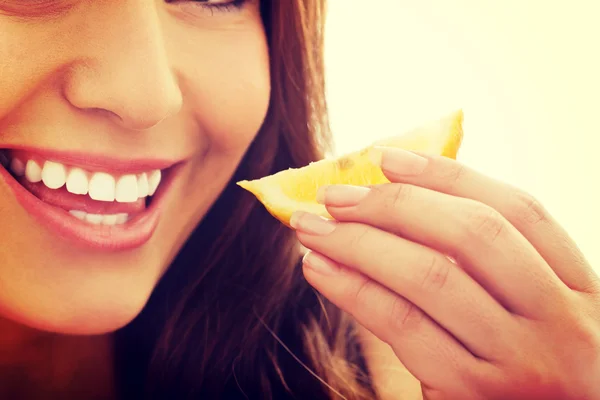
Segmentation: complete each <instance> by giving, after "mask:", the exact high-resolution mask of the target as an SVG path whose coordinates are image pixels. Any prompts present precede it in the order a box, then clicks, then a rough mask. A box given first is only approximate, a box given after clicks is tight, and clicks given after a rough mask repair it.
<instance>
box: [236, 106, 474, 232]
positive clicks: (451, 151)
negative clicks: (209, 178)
mask: <svg viewBox="0 0 600 400" xmlns="http://www.w3.org/2000/svg"><path fill="white" fill-rule="evenodd" d="M462 122H463V112H462V110H459V111H456V112H454V113H452V114H450V115H447V116H444V117H442V118H440V119H438V120H436V121H432V122H429V123H427V124H424V125H422V126H420V127H417V128H415V129H413V130H411V131H409V132H407V133H405V134H403V135H400V136H394V137H391V138H387V139H383V140H379V141H377V142H375V143H373V144H372V145H370V146H368V147H366V148H363V149H361V150H359V151H356V152H353V153H349V154H346V155H343V156H341V157H337V158H332V159H324V160H321V161H317V162H313V163H310V164H309V165H307V166H305V167H302V168H291V169H288V170H284V171H281V172H278V173H276V174H273V175H269V176H266V177H264V178H261V179H255V180H252V181H240V182H238V183H237V184H238V185H239V186H241V187H242V188H244V189H246V190H248V191H249V192H251V193H252V194H254V196H256V198H257V199H258V200H259V201H260V202H261V203H262V204H263V205H264V206H265V208H266V209H267V211H269V213H270V214H271V215H273V216H274V217H275V218H277V219H278V220H279V221H281V222H282V223H283V224H285V225H287V226H289V222H290V218H291V216H292V214H293V213H294V212H295V211H307V212H311V213H314V214H317V215H321V216H323V217H325V218H331V216H330V215H329V213H328V212H327V209H326V208H325V206H323V205H321V204H318V203H317V202H316V195H317V190H318V189H319V188H320V187H321V186H325V185H332V184H347V185H357V186H369V185H377V184H383V183H389V180H388V179H387V178H386V177H385V176H384V174H383V173H382V172H381V169H380V168H379V167H378V166H377V165H376V164H374V163H373V162H372V161H371V157H369V152H370V150H371V148H373V147H375V146H387V147H397V148H401V149H405V150H410V151H419V152H423V153H426V154H431V155H442V156H445V157H449V158H453V159H455V158H456V156H457V153H458V149H459V147H460V145H461V143H462V138H463V129H462Z"/></svg>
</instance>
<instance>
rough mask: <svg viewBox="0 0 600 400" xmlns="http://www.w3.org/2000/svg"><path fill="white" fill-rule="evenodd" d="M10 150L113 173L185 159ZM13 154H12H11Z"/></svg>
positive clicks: (16, 148)
mask: <svg viewBox="0 0 600 400" xmlns="http://www.w3.org/2000/svg"><path fill="white" fill-rule="evenodd" d="M0 150H8V151H9V152H11V153H12V152H16V153H17V155H18V153H21V152H23V153H26V154H28V155H35V156H37V157H39V158H41V159H44V160H49V161H55V162H59V163H61V164H66V165H69V166H74V167H80V168H83V169H86V170H92V171H106V172H112V173H121V174H129V173H140V172H145V171H150V170H156V169H160V170H164V169H167V168H170V167H172V166H173V165H175V164H177V163H179V162H181V161H183V158H174V157H173V158H165V157H160V156H133V155H132V156H128V157H127V158H124V157H119V156H115V155H107V154H100V153H94V152H84V151H78V150H71V151H65V150H52V149H42V148H34V147H24V146H23V147H17V146H12V147H10V148H1V149H0ZM11 155H12V154H11Z"/></svg>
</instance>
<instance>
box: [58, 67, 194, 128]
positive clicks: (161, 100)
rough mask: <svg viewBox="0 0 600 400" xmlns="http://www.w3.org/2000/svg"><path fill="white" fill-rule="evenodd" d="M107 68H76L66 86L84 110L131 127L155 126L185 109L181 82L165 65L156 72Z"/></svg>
mask: <svg viewBox="0 0 600 400" xmlns="http://www.w3.org/2000/svg"><path fill="white" fill-rule="evenodd" d="M103 72H104V73H101V74H100V73H98V72H97V71H95V68H90V67H89V66H78V67H76V68H73V69H72V70H71V71H70V73H69V74H68V75H69V76H68V77H67V78H66V82H65V87H64V96H65V98H66V99H67V100H68V102H69V103H71V104H72V105H73V106H74V107H76V108H78V109H80V110H84V111H86V110H87V111H92V110H94V111H96V112H101V113H103V114H105V115H109V116H111V118H112V120H113V121H115V122H116V123H118V124H120V125H121V126H123V127H125V128H127V129H131V130H144V129H149V128H152V127H154V126H156V125H157V124H159V123H160V122H161V121H163V120H165V119H166V118H168V117H170V116H172V115H175V114H177V113H178V112H179V110H180V109H181V106H182V103H183V98H182V93H181V89H180V87H179V83H178V82H177V79H176V77H175V76H174V74H173V73H172V71H170V70H169V69H168V68H166V67H165V66H163V67H162V68H160V70H157V69H155V70H154V71H152V72H153V73H150V72H149V71H145V72H143V71H137V73H136V74H133V71H131V69H128V70H125V71H123V70H120V72H121V73H120V74H115V73H107V72H106V71H103ZM125 72H126V73H125ZM159 72H160V73H159Z"/></svg>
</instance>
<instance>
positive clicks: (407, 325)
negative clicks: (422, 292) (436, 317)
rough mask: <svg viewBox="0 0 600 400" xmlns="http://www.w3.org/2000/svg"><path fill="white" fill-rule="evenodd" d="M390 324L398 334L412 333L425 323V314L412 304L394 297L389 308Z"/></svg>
mask: <svg viewBox="0 0 600 400" xmlns="http://www.w3.org/2000/svg"><path fill="white" fill-rule="evenodd" d="M389 318H390V322H391V325H392V327H394V328H395V330H396V331H398V332H414V331H416V330H418V329H419V328H420V327H421V326H422V324H423V322H424V321H425V318H426V317H425V314H424V313H423V311H421V310H420V309H419V308H418V307H417V306H415V305H414V304H413V303H411V302H409V301H407V300H405V299H403V298H401V297H396V298H395V299H394V302H393V303H392V307H391V308H390V317H389Z"/></svg>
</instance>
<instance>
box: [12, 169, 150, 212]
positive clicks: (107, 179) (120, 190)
mask: <svg viewBox="0 0 600 400" xmlns="http://www.w3.org/2000/svg"><path fill="white" fill-rule="evenodd" d="M10 169H11V171H12V172H13V173H14V174H15V175H17V176H23V175H25V178H26V179H27V180H28V181H29V182H33V183H36V182H42V183H43V184H44V185H45V186H47V187H48V188H50V189H59V188H61V187H63V186H65V184H66V189H67V191H68V192H70V193H73V194H80V195H85V194H88V195H89V196H90V197H91V198H92V199H94V200H98V201H115V200H116V201H118V202H121V203H131V202H136V201H137V200H138V199H139V198H143V197H146V196H152V195H154V193H155V192H156V189H157V188H158V185H159V184H160V179H161V171H160V170H159V169H156V170H152V171H148V172H143V173H141V174H126V175H117V176H114V175H111V174H109V173H106V172H89V171H86V170H83V169H81V168H78V167H69V166H66V165H64V164H61V163H58V162H54V161H46V162H44V164H43V166H40V164H38V162H36V161H35V160H28V161H27V162H26V163H25V162H23V161H21V160H19V159H18V158H13V159H12V160H11V163H10Z"/></svg>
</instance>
